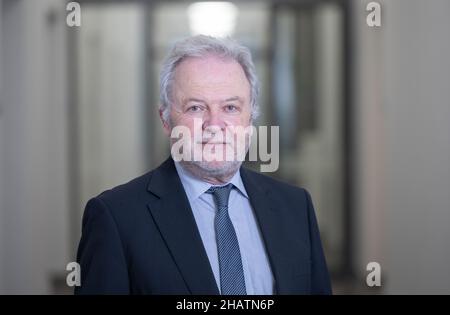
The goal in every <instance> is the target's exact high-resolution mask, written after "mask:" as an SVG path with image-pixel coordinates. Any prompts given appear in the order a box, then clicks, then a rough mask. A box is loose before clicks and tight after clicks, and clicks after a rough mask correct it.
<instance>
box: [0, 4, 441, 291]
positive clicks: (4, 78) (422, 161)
mask: <svg viewBox="0 0 450 315" xmlns="http://www.w3.org/2000/svg"><path fill="white" fill-rule="evenodd" d="M78 2H79V3H80V5H81V26H79V27H69V26H68V25H67V24H66V17H67V14H68V13H69V12H68V11H66V4H67V2H66V1H61V0H40V1H34V0H0V293H2V294H23V293H24V294H65V293H70V292H71V291H72V290H71V289H70V288H68V287H67V286H66V285H65V278H66V275H67V273H68V272H67V271H66V270H65V268H66V264H67V263H68V262H70V261H74V260H75V254H76V249H77V245H78V241H79V238H80V234H81V216H82V214H83V210H84V206H85V204H86V201H87V200H88V199H89V198H90V197H92V196H94V195H97V194H99V193H100V192H102V191H104V190H106V189H108V188H111V187H113V186H116V185H118V184H121V183H124V182H126V181H128V180H130V179H132V178H134V177H136V176H138V175H141V174H143V173H145V172H146V171H148V170H149V169H152V168H154V167H156V166H158V165H159V164H160V163H161V162H162V161H163V160H164V159H165V158H166V157H167V156H168V154H169V146H168V142H167V139H166V138H165V137H164V136H163V133H162V128H161V124H160V122H159V118H158V112H157V107H158V72H159V69H160V65H161V62H162V60H163V58H164V56H165V54H166V53H167V50H168V49H169V47H170V46H171V45H172V44H173V43H174V42H175V41H176V40H178V39H181V38H184V37H186V36H189V35H192V34H198V33H206V34H212V35H216V36H227V35H230V36H233V37H235V38H236V39H238V40H239V41H240V42H242V43H243V44H245V45H247V46H248V47H249V48H250V49H251V51H252V54H253V57H254V62H255V64H256V68H257V72H258V75H259V78H260V81H261V85H262V94H261V98H260V104H261V113H262V115H261V117H260V119H259V120H258V122H257V124H259V125H279V126H280V135H281V143H280V168H279V170H278V171H277V172H276V173H271V174H269V175H270V176H274V177H276V178H280V179H282V180H284V181H287V182H290V183H293V184H296V185H299V186H303V187H305V188H307V189H308V190H309V191H310V192H311V194H312V197H313V201H314V205H315V208H316V212H317V217H318V221H319V225H320V230H321V236H322V241H323V244H324V247H325V252H326V257H327V260H328V263H329V268H330V271H331V273H332V281H333V288H334V292H335V293H336V294H450V268H449V266H450V246H449V245H448V243H449V241H450V228H449V226H450V59H449V57H448V56H450V37H449V36H448V34H449V32H450V19H448V15H449V13H450V1H448V0H429V1H423V0H384V1H377V2H378V3H380V4H381V9H382V10H381V14H382V15H381V26H380V27H369V26H368V25H367V23H366V17H367V15H368V14H369V12H368V11H366V6H367V4H368V3H369V2H370V1H367V0H349V1H339V0H335V1H332V0H322V1H321V0H315V1H313V0H298V1H294V0H280V1H275V0H272V1H269V0H266V1H263V0H261V1H251V0H246V1H242V0H241V1H234V2H225V3H224V2H214V3H212V4H211V3H205V2H202V3H194V2H192V1H143V0H142V1H78ZM249 167H256V165H249ZM372 261H375V262H378V263H379V264H380V265H381V284H382V285H381V287H368V286H367V285H366V276H367V274H368V273H369V272H368V271H367V270H366V266H367V264H368V263H369V262H372Z"/></svg>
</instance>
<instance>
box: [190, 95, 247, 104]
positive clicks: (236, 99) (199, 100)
mask: <svg viewBox="0 0 450 315" xmlns="http://www.w3.org/2000/svg"><path fill="white" fill-rule="evenodd" d="M232 101H240V102H242V100H241V98H240V97H239V96H233V97H230V98H227V99H225V100H223V101H222V102H232ZM189 102H197V103H203V104H206V103H207V102H206V101H204V100H201V99H198V98H193V97H190V98H188V99H187V100H186V101H185V104H187V103H189Z"/></svg>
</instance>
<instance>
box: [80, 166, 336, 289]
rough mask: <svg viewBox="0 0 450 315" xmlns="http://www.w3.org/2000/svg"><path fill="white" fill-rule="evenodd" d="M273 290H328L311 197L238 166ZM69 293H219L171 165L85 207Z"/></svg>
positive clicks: (185, 199) (125, 185)
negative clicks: (77, 281) (77, 280)
mask: <svg viewBox="0 0 450 315" xmlns="http://www.w3.org/2000/svg"><path fill="white" fill-rule="evenodd" d="M241 177H242V180H243V183H244V185H245V189H246V190H247V193H248V194H249V197H250V203H251V205H252V207H253V209H254V211H255V213H256V218H257V221H258V224H259V227H260V229H261V232H262V236H263V240H264V244H265V247H266V250H267V252H268V256H269V261H270V265H271V268H272V272H273V275H274V277H275V293H276V294H330V293H331V287H330V280H329V275H328V270H327V266H326V263H325V258H324V255H323V251H322V245H321V241H320V237H319V230H318V228H317V223H316V218H315V214H314V209H313V206H312V203H311V198H310V196H309V194H308V192H306V191H305V190H304V189H301V188H297V187H294V186H290V185H287V184H284V183H282V182H279V181H276V180H274V179H272V178H270V177H267V176H264V175H261V174H259V173H255V172H252V171H250V170H247V169H245V168H241ZM77 261H78V263H80V265H81V286H80V287H76V289H75V293H76V294H180V295H184V294H199V295H214V294H219V290H218V288H217V285H216V282H215V279H214V275H213V272H212V270H211V266H210V264H209V260H208V257H207V255H206V251H205V249H204V247H203V243H202V240H201V238H200V234H199V231H198V229H197V225H196V223H195V219H194V216H193V214H192V210H191V208H190V205H189V201H188V199H187V196H186V193H185V192H184V189H183V185H182V184H181V181H180V179H179V177H178V173H177V171H176V169H175V165H174V162H173V160H172V159H171V158H169V159H168V160H166V161H165V162H164V163H163V164H162V165H161V166H159V167H158V168H157V169H155V170H153V171H151V172H149V173H147V174H145V175H143V176H141V177H138V178H136V179H134V180H132V181H130V182H128V183H126V184H124V185H121V186H118V187H116V188H113V189H111V190H108V191H105V192H103V193H102V194H100V195H99V196H97V197H94V198H92V199H91V200H89V202H88V203H87V205H86V210H85V212H84V216H83V229H82V237H81V241H80V245H79V248H78V255H77Z"/></svg>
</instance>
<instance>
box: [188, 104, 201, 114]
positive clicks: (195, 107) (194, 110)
mask: <svg viewBox="0 0 450 315" xmlns="http://www.w3.org/2000/svg"><path fill="white" fill-rule="evenodd" d="M200 111H202V108H201V107H200V106H199V105H192V106H190V107H189V108H188V112H191V113H198V112H200Z"/></svg>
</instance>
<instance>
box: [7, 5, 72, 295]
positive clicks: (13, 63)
mask: <svg viewBox="0 0 450 315" xmlns="http://www.w3.org/2000/svg"><path fill="white" fill-rule="evenodd" d="M3 4H4V6H3V12H2V13H3V15H2V17H3V18H2V28H3V29H2V31H3V34H2V35H3V37H2V40H1V51H2V54H1V58H2V72H1V82H2V90H1V91H2V94H1V102H2V103H1V106H2V112H1V114H0V115H1V120H0V128H1V140H0V144H1V160H0V163H1V166H0V169H2V170H3V173H2V176H1V177H0V188H1V191H2V200H1V207H2V208H1V216H2V217H1V220H2V221H1V229H2V235H1V236H2V237H3V243H2V251H1V252H0V255H1V256H0V261H1V262H2V263H1V266H0V267H1V268H2V273H3V279H2V281H1V283H0V293H9V294H15V293H49V292H51V287H50V284H49V278H50V276H52V275H53V274H54V273H61V272H65V264H66V263H67V260H68V253H67V242H68V235H67V233H68V231H69V229H68V223H69V222H68V200H67V195H68V191H67V182H68V178H67V166H68V165H67V152H66V149H67V146H66V119H67V116H66V110H67V108H66V98H65V93H66V83H65V82H66V76H65V72H64V70H65V67H66V60H65V56H66V51H65V48H64V47H65V45H64V43H65V42H64V38H65V35H64V32H65V30H66V29H65V27H66V26H65V15H66V12H65V7H64V2H62V1H57V0H45V1H3ZM50 10H54V12H55V17H56V20H55V24H53V25H52V24H51V23H49V22H48V17H49V13H50Z"/></svg>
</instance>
